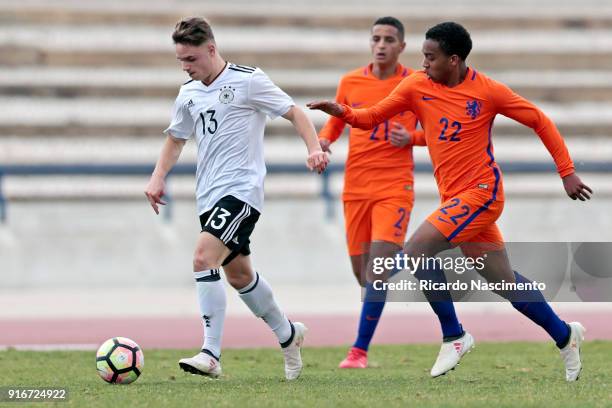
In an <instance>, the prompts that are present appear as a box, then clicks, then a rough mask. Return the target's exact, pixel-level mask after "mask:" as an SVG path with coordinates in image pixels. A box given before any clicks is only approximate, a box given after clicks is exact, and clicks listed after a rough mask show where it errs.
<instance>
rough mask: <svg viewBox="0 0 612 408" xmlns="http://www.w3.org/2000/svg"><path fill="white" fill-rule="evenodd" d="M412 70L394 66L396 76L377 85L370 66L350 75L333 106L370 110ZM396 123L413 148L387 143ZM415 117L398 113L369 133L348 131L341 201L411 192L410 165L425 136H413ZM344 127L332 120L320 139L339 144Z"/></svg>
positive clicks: (378, 81)
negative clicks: (404, 132)
mask: <svg viewBox="0 0 612 408" xmlns="http://www.w3.org/2000/svg"><path fill="white" fill-rule="evenodd" d="M413 72H414V71H413V70H412V69H410V68H407V67H404V66H403V65H401V64H398V66H397V70H396V72H395V75H393V76H392V77H390V78H387V79H384V80H381V79H379V78H377V77H376V76H374V75H373V74H372V66H371V64H370V65H368V66H366V67H362V68H358V69H356V70H354V71H351V72H349V73H348V74H346V75H345V76H343V77H342V79H341V80H340V84H339V85H338V90H337V92H336V101H337V102H338V103H343V104H347V105H350V106H352V107H364V108H366V107H369V106H373V105H374V104H376V102H378V101H381V100H382V99H383V98H384V97H386V96H387V95H389V93H390V92H391V91H392V90H393V89H394V88H395V87H396V86H397V85H398V84H399V83H400V82H401V81H402V80H403V79H404V78H406V77H407V76H409V75H410V74H411V73H413ZM394 122H398V123H400V124H402V125H403V126H404V127H405V128H406V129H407V130H408V131H410V132H411V133H412V136H413V138H414V140H413V141H412V142H411V144H409V145H407V146H405V147H403V148H398V147H395V146H393V145H391V143H389V137H390V134H391V129H392V126H393V123H394ZM416 122H417V121H416V118H415V116H414V114H412V113H410V112H397V113H396V114H394V115H392V117H389V118H387V120H384V121H382V123H380V124H378V125H372V126H370V127H369V128H368V129H367V130H362V129H357V128H351V130H350V133H349V153H348V158H347V161H346V170H345V174H344V192H343V194H342V198H343V200H345V201H347V200H363V199H370V198H382V197H391V196H398V195H399V196H402V195H406V193H407V192H410V191H411V190H412V184H413V181H414V179H413V169H414V162H413V160H412V145H413V144H417V145H424V144H425V138H424V134H423V131H415V128H416ZM345 125H346V123H345V122H344V121H343V120H341V119H338V118H335V117H331V118H330V119H329V120H328V121H327V123H326V124H325V126H324V127H323V129H321V132H320V133H319V138H321V139H327V140H329V141H331V142H334V141H335V140H337V139H338V138H339V137H340V135H341V134H342V132H343V131H344V127H345Z"/></svg>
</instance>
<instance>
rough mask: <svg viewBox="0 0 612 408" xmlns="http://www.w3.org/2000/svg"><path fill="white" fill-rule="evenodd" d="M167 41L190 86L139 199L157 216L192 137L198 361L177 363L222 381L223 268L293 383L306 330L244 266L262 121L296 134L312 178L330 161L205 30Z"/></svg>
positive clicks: (195, 27) (282, 96) (256, 211)
mask: <svg viewBox="0 0 612 408" xmlns="http://www.w3.org/2000/svg"><path fill="white" fill-rule="evenodd" d="M172 39H173V41H174V44H175V46H176V57H177V59H178V60H179V61H180V63H181V66H182V69H183V71H185V72H187V74H189V76H190V77H191V80H190V81H189V82H187V83H185V84H184V85H183V86H182V87H181V89H180V91H179V94H178V96H177V98H176V102H175V105H174V113H173V117H172V122H171V123H170V126H169V127H168V128H167V129H166V130H165V131H164V133H165V134H166V135H167V137H166V141H165V143H164V145H163V147H162V151H161V153H160V156H159V159H158V161H157V164H156V166H155V170H154V171H153V174H152V175H151V179H150V181H149V184H148V185H147V187H146V191H145V194H146V196H147V198H148V200H149V202H150V204H151V206H152V207H153V210H154V211H155V213H157V214H158V213H159V207H158V205H163V204H165V201H164V199H163V196H164V190H165V178H166V176H167V174H168V172H169V171H170V170H171V168H172V167H173V166H174V165H175V164H176V162H177V160H178V158H179V155H180V153H181V150H182V148H183V145H184V144H185V142H186V141H187V140H188V139H189V138H191V137H192V135H193V136H194V138H195V141H196V143H197V146H198V148H197V150H198V157H197V171H196V172H197V173H196V179H197V180H196V183H197V187H196V199H197V210H198V214H199V218H200V224H201V227H202V232H201V233H200V235H199V238H198V240H197V243H196V249H195V254H194V257H193V271H194V278H195V280H196V287H197V295H198V302H199V307H200V313H201V316H202V319H203V324H204V343H203V345H202V351H201V352H200V353H198V354H197V355H195V356H194V357H192V358H184V359H181V360H180V361H179V365H180V367H181V368H182V369H183V370H185V371H187V372H190V373H194V374H200V375H206V376H211V377H218V376H219V375H220V374H221V364H220V362H219V360H220V357H221V337H222V333H223V322H224V319H225V309H226V298H225V288H224V285H223V283H222V281H221V277H220V275H219V269H220V267H221V266H223V270H224V272H225V276H226V277H227V280H228V282H229V283H230V285H231V286H233V287H234V288H235V289H236V290H237V291H238V294H239V296H240V298H241V299H242V300H243V301H244V303H246V305H247V306H248V307H249V308H250V309H251V311H252V312H253V313H254V314H255V316H257V317H261V318H262V319H263V320H264V321H265V322H266V323H267V324H268V326H270V328H271V329H272V331H273V332H274V334H275V335H276V337H277V338H278V341H279V343H280V345H281V348H282V350H283V354H284V358H285V376H286V378H287V379H289V380H293V379H296V378H297V377H298V376H299V375H300V372H301V370H302V359H301V354H300V347H301V345H302V342H303V340H304V334H305V332H306V327H305V326H304V325H303V324H302V323H299V322H295V323H292V322H290V321H289V320H288V318H287V317H286V316H285V314H284V313H283V312H282V311H281V309H280V308H279V306H278V304H277V303H276V301H275V300H274V296H273V294H272V290H271V288H270V286H269V285H268V283H267V282H266V281H265V279H264V278H263V277H262V276H261V275H259V274H258V273H257V272H254V271H253V267H252V266H251V260H250V257H249V254H250V249H249V236H250V235H251V233H252V232H253V229H254V227H255V223H256V222H257V219H258V218H259V215H260V213H261V211H262V205H263V180H264V176H265V174H266V167H265V163H264V154H263V134H264V127H265V121H266V117H267V116H268V117H270V118H275V117H277V116H282V117H283V118H285V119H287V120H289V121H290V122H291V123H292V124H293V126H294V127H295V129H296V131H297V132H298V134H299V135H300V136H301V137H302V139H303V140H304V142H305V144H306V147H307V149H308V158H307V160H306V165H307V167H308V168H309V169H310V170H314V171H317V172H319V173H320V172H322V171H323V170H325V167H326V166H327V163H328V156H327V154H326V153H324V152H323V151H322V150H321V148H320V146H319V142H318V139H317V134H316V131H315V128H314V126H313V124H312V122H311V121H310V119H308V117H307V116H306V115H305V114H304V112H303V111H302V110H301V109H300V108H299V107H297V106H295V103H294V102H293V100H292V99H291V98H290V97H289V96H288V95H287V94H286V93H284V92H283V91H282V90H281V89H279V88H278V87H277V86H276V85H274V83H272V81H271V80H270V79H269V78H268V76H267V75H266V74H264V73H263V71H261V70H260V69H259V68H253V67H248V66H243V65H236V64H232V63H229V62H227V61H225V60H224V59H223V58H222V57H221V55H220V54H219V51H218V49H217V45H216V43H215V39H214V36H213V33H212V30H211V27H210V25H209V24H208V23H207V22H206V21H205V20H203V19H201V18H195V17H194V18H188V19H184V20H182V21H180V22H179V23H177V25H176V27H175V31H174V33H173V34H172Z"/></svg>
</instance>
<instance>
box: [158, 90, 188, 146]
mask: <svg viewBox="0 0 612 408" xmlns="http://www.w3.org/2000/svg"><path fill="white" fill-rule="evenodd" d="M194 130H195V123H194V122H193V118H192V117H191V114H190V113H189V110H188V109H187V106H186V104H185V98H184V97H183V96H182V93H180V92H179V95H178V96H177V97H176V100H175V101H174V108H173V109H172V120H171V121H170V126H168V128H167V129H166V130H164V133H165V134H166V135H171V136H173V137H176V138H179V139H189V138H190V137H191V135H193V132H194Z"/></svg>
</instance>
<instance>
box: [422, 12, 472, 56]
mask: <svg viewBox="0 0 612 408" xmlns="http://www.w3.org/2000/svg"><path fill="white" fill-rule="evenodd" d="M425 39H427V40H434V41H436V42H437V43H438V44H439V45H440V49H441V50H442V51H443V52H444V54H446V55H448V56H451V55H457V56H458V57H459V58H461V59H462V60H464V61H465V60H466V58H467V56H468V55H469V54H470V51H471V50H472V39H471V38H470V33H468V31H467V30H466V29H465V28H464V27H463V26H462V25H461V24H458V23H455V22H452V21H447V22H444V23H440V24H437V25H435V26H433V27H431V28H430V29H429V30H427V32H426V33H425Z"/></svg>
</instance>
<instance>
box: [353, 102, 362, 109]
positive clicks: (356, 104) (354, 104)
mask: <svg viewBox="0 0 612 408" xmlns="http://www.w3.org/2000/svg"><path fill="white" fill-rule="evenodd" d="M361 105H363V102H353V103H351V107H353V108H356V107H358V106H361Z"/></svg>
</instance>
